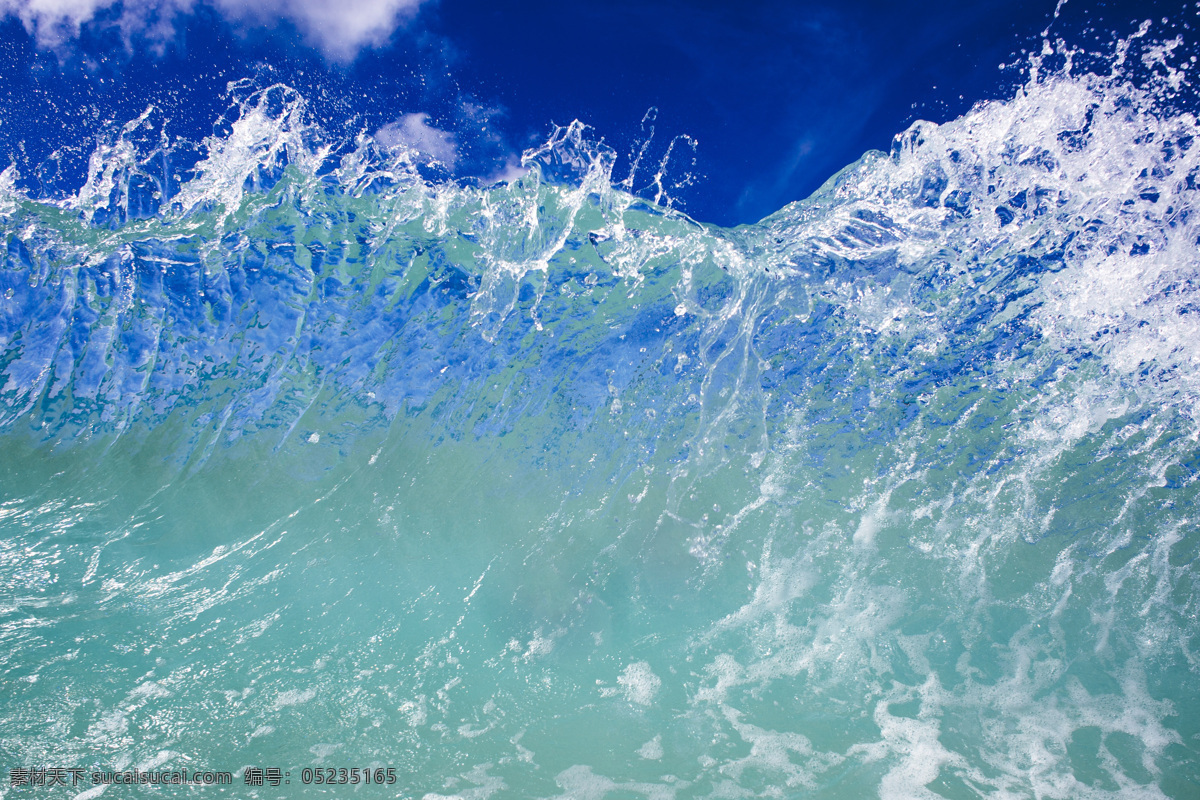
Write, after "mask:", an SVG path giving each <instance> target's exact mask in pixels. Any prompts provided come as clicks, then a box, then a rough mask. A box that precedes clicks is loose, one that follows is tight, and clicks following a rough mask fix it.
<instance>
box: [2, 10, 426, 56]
mask: <svg viewBox="0 0 1200 800" xmlns="http://www.w3.org/2000/svg"><path fill="white" fill-rule="evenodd" d="M422 2H423V0H0V16H15V17H17V18H19V19H20V20H21V22H22V24H24V26H25V29H26V30H27V31H29V32H30V33H31V34H32V35H34V36H35V37H36V38H37V41H38V44H39V45H41V46H43V47H51V48H58V47H62V46H63V45H64V44H66V43H67V42H69V41H70V40H71V39H73V38H75V37H77V36H78V35H79V32H80V29H81V27H82V26H84V25H87V24H89V23H97V22H98V21H99V20H100V19H103V20H104V24H107V25H114V26H116V27H118V28H120V30H121V33H122V34H123V35H124V36H125V38H126V41H129V40H131V39H132V38H133V37H135V36H141V37H144V38H146V39H148V40H149V41H151V42H152V43H162V42H165V41H167V40H168V39H170V38H171V37H172V36H174V35H175V24H176V23H177V22H178V20H179V19H180V17H183V16H186V15H188V14H191V13H192V12H193V11H195V10H196V9H197V8H199V7H200V6H209V7H211V8H214V9H216V10H217V11H218V12H219V13H220V14H221V15H222V16H224V17H225V18H226V19H227V20H228V21H229V22H231V23H232V24H234V25H236V26H239V27H264V26H270V25H273V24H276V23H278V22H279V21H281V20H286V21H288V22H291V23H292V24H293V25H295V26H296V28H297V30H299V31H300V32H301V33H302V34H303V35H304V36H305V38H307V39H308V41H309V42H310V43H312V44H313V45H314V46H316V47H318V48H320V49H321V50H322V51H323V52H324V53H325V54H326V55H327V56H328V57H330V58H332V59H334V60H337V61H350V60H352V59H353V58H354V57H355V56H356V55H357V54H358V53H359V51H360V50H362V49H363V48H364V47H377V46H379V45H383V44H386V43H387V41H388V39H389V38H390V37H391V35H392V33H393V32H395V30H396V28H398V27H399V26H400V25H402V24H403V23H404V22H406V21H407V20H408V19H410V18H411V17H412V16H413V14H415V13H416V11H417V9H418V7H419V6H420V5H421V3H422Z"/></svg>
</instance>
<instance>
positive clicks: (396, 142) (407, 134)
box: [375, 114, 458, 169]
mask: <svg viewBox="0 0 1200 800" xmlns="http://www.w3.org/2000/svg"><path fill="white" fill-rule="evenodd" d="M375 141H376V142H378V143H379V144H380V145H381V146H382V147H386V148H388V149H393V148H397V147H406V148H408V149H409V150H415V151H416V152H418V153H420V154H421V155H423V156H425V157H426V158H432V159H434V160H436V161H440V162H441V163H442V164H444V165H446V167H448V168H449V169H454V167H455V165H456V164H458V141H457V140H456V139H455V138H454V134H453V133H447V132H446V131H443V130H441V129H439V128H435V127H433V126H432V125H430V124H429V115H428V114H405V115H404V116H403V117H401V118H400V119H398V120H396V121H395V122H389V123H388V124H387V125H384V126H383V127H382V128H380V129H379V130H378V131H376V132H375Z"/></svg>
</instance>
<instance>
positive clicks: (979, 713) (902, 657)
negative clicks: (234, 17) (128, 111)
mask: <svg viewBox="0 0 1200 800" xmlns="http://www.w3.org/2000/svg"><path fill="white" fill-rule="evenodd" d="M1176 46H1177V45H1174V44H1172V43H1171V42H1167V43H1162V42H1152V41H1150V40H1149V39H1148V38H1147V37H1146V30H1145V28H1143V30H1142V31H1140V32H1139V34H1138V35H1135V36H1133V37H1131V38H1130V39H1129V40H1126V41H1123V42H1121V43H1120V46H1119V47H1118V48H1117V53H1116V56H1115V57H1114V58H1113V59H1111V60H1110V66H1111V71H1110V72H1109V73H1107V74H1101V73H1099V72H1097V71H1090V72H1085V71H1083V70H1079V69H1074V68H1073V67H1072V59H1073V58H1074V57H1075V54H1073V53H1071V52H1069V51H1066V50H1064V49H1061V48H1060V49H1058V50H1057V51H1056V50H1055V48H1052V47H1051V46H1050V45H1049V44H1048V45H1047V46H1046V50H1045V51H1044V52H1043V54H1039V55H1038V56H1036V57H1035V58H1034V59H1033V60H1032V61H1031V63H1030V73H1031V75H1030V79H1029V81H1028V82H1027V84H1026V85H1025V86H1024V87H1023V88H1022V89H1021V91H1020V92H1018V93H1017V95H1016V96H1015V97H1013V98H1011V99H1009V100H1006V101H1002V102H1001V101H996V102H990V103H984V104H981V105H979V106H977V107H976V108H975V109H973V110H972V111H971V112H970V113H968V114H966V115H965V116H963V117H962V118H959V119H956V120H953V121H951V122H948V123H946V124H944V125H940V126H939V125H934V124H931V123H924V122H922V123H917V124H916V125H914V126H913V127H912V128H910V129H909V130H908V131H906V132H905V133H904V134H902V135H901V136H898V137H897V139H896V142H895V144H894V146H893V148H892V151H891V153H890V154H883V153H869V154H867V155H866V156H864V157H863V158H862V159H861V160H860V161H859V162H857V163H855V164H853V165H851V166H849V167H847V168H846V169H845V170H843V171H842V172H841V173H839V174H838V175H836V176H834V177H833V178H832V179H831V180H830V181H829V182H828V183H827V184H826V185H825V186H824V187H823V188H822V189H821V190H820V191H818V192H817V193H816V194H814V195H813V196H812V197H811V198H809V199H807V200H805V201H803V202H799V203H795V204H793V205H790V206H788V207H787V208H784V209H782V210H781V211H779V212H778V213H776V214H774V215H772V216H771V217H768V218H767V219H765V220H763V221H762V222H760V223H758V224H756V225H751V226H743V227H739V228H736V229H729V230H727V229H720V228H716V227H713V226H709V225H703V224H699V223H697V222H695V221H693V220H691V219H689V218H687V217H686V216H684V215H682V214H680V213H678V212H676V211H673V210H671V209H669V208H665V207H664V206H663V205H660V204H655V203H652V202H649V201H646V200H642V199H639V198H638V197H636V196H634V195H632V194H630V193H628V190H630V189H632V188H634V186H633V176H632V175H631V176H630V178H629V179H628V180H626V181H624V182H621V183H619V184H615V183H614V181H613V177H612V170H613V167H614V163H615V158H614V154H613V153H612V152H610V151H608V150H607V149H605V148H604V147H602V146H600V145H596V144H594V143H591V142H589V141H588V140H587V138H586V136H585V135H584V134H585V131H584V128H583V127H582V126H581V125H579V124H574V125H571V126H567V127H566V128H560V129H557V130H556V131H555V132H554V134H553V135H552V136H551V138H550V139H549V141H548V142H547V143H546V144H545V145H543V146H542V147H541V148H538V149H535V150H533V151H530V152H529V153H527V154H526V156H525V159H524V166H525V167H527V168H528V170H529V171H528V173H527V174H526V175H525V176H524V177H521V178H520V179H519V180H516V181H514V182H511V183H508V184H505V185H499V186H494V187H491V188H473V187H464V186H459V185H455V184H452V183H445V182H437V181H436V180H432V179H430V178H429V177H428V176H427V174H426V173H423V172H422V169H421V168H420V164H419V158H418V154H416V153H412V152H407V151H405V150H404V149H403V148H400V149H398V150H397V149H388V148H384V147H381V146H378V145H377V144H376V143H375V142H374V141H373V140H372V139H371V138H370V137H365V136H364V137H360V138H359V139H358V140H357V141H355V142H352V143H349V144H345V143H336V142H330V141H327V140H326V139H325V138H324V137H323V136H322V134H321V132H320V131H319V130H317V129H316V128H315V127H313V126H311V125H309V124H307V123H306V122H305V103H304V100H303V98H301V97H299V96H298V95H297V94H296V93H295V92H293V91H292V90H290V89H288V88H287V87H284V86H272V87H268V88H265V89H260V90H255V91H251V90H250V89H249V88H247V89H246V90H245V91H244V92H243V93H242V94H241V95H239V100H238V102H237V103H236V104H235V107H234V109H233V110H232V111H231V113H230V116H229V118H228V119H227V120H224V121H223V122H222V123H221V125H219V126H218V133H217V134H214V136H213V137H212V138H210V139H208V140H206V141H205V142H203V143H202V145H199V146H193V145H187V144H171V143H169V142H168V141H167V140H166V138H165V137H164V136H163V135H162V133H161V131H162V120H161V119H158V118H157V117H156V112H154V111H153V110H151V111H148V112H147V114H145V115H143V116H142V117H140V118H138V119H137V120H134V121H132V122H130V123H129V124H127V125H126V126H124V128H123V129H121V130H120V131H116V132H114V135H113V137H112V138H111V139H110V140H109V141H107V142H106V143H104V144H103V145H102V146H100V147H99V148H98V149H97V150H96V152H95V154H94V156H93V158H92V160H91V164H90V168H89V176H88V179H87V183H86V185H85V186H84V187H83V188H82V189H80V190H79V191H78V192H76V193H75V194H73V195H72V196H71V197H69V198H67V199H65V200H59V201H50V200H44V199H42V200H39V199H37V198H32V197H29V196H26V195H24V194H22V193H21V192H20V191H18V189H17V188H16V175H15V171H14V170H13V169H9V170H6V171H5V172H3V173H0V224H2V225H3V230H4V233H3V236H4V251H3V256H2V258H3V263H2V266H0V295H2V297H3V300H2V304H0V370H2V378H0V380H2V384H0V425H2V426H3V428H2V433H0V448H2V451H3V458H2V459H0V475H2V476H3V482H2V484H0V487H2V489H0V492H2V493H0V524H2V525H3V537H2V538H0V575H3V582H2V585H3V586H4V587H5V589H6V590H5V591H4V593H3V594H2V595H0V632H2V633H0V636H2V640H3V643H4V645H5V646H4V647H3V648H0V672H2V674H3V681H4V685H5V687H6V691H5V692H4V695H3V698H2V699H0V719H3V720H4V722H3V725H2V726H0V753H2V754H3V757H4V758H3V760H4V761H5V762H6V763H8V764H9V765H11V766H20V765H43V764H54V765H62V766H68V767H82V768H86V769H88V770H89V772H90V771H91V770H113V769H117V770H120V769H125V768H129V767H138V768H142V769H148V768H163V769H165V768H181V767H188V768H202V769H212V770H229V771H234V772H235V773H236V774H237V775H238V776H239V777H238V779H237V787H236V790H235V792H234V793H235V794H236V796H243V797H275V796H305V797H307V796H329V797H340V796H344V795H345V794H346V792H347V791H348V790H347V788H346V787H345V786H340V787H339V786H328V785H321V786H318V785H303V786H301V785H300V776H301V770H303V769H304V768H315V767H328V766H333V767H338V768H340V767H372V768H375V767H394V768H396V770H397V772H398V774H399V783H398V784H397V786H396V787H395V791H400V792H401V794H402V796H405V797H409V796H412V797H427V798H437V797H462V798H486V797H491V796H496V797H549V796H561V797H571V798H600V797H606V796H611V797H647V798H670V797H678V798H683V797H714V798H716V797H760V796H761V797H782V796H807V795H808V794H812V795H814V796H821V797H844V798H859V797H868V796H879V797H882V798H921V797H943V798H968V797H980V796H986V797H995V798H1024V797H1039V798H1109V797H1122V798H1125V797H1147V798H1152V797H1186V796H1191V795H1192V794H1194V793H1196V792H1200V768H1198V767H1197V765H1198V764H1200V749H1198V746H1197V742H1198V741H1200V722H1198V720H1200V705H1198V703H1197V700H1196V697H1197V696H1200V692H1198V691H1197V690H1198V689H1200V680H1198V679H1197V675H1198V672H1197V670H1198V669H1200V663H1198V662H1197V655H1196V654H1195V653H1194V652H1193V651H1194V650H1195V649H1196V647H1197V644H1196V636H1197V634H1198V633H1200V629H1198V627H1197V621H1196V620H1197V614H1198V611H1200V609H1198V608H1197V600H1196V592H1195V580H1196V576H1195V563H1196V557H1197V553H1198V549H1200V526H1198V523H1200V518H1198V516H1197V508H1200V504H1198V503H1197V500H1198V499H1200V498H1198V496H1197V494H1198V482H1197V475H1198V473H1200V419H1198V418H1197V413H1196V409H1197V408H1198V407H1200V260H1198V258H1197V243H1198V241H1200V227H1198V225H1200V221H1198V218H1196V217H1193V215H1194V214H1196V213H1197V212H1198V211H1200V204H1198V201H1197V198H1198V197H1200V178H1198V176H1200V147H1196V146H1195V145H1196V136H1197V133H1198V131H1197V122H1196V119H1195V118H1194V117H1193V116H1192V115H1191V114H1190V113H1186V112H1181V111H1177V110H1176V111H1164V110H1163V109H1164V108H1168V107H1169V106H1170V103H1169V102H1167V101H1169V100H1170V99H1171V98H1172V97H1174V96H1175V95H1174V94H1173V93H1178V92H1179V91H1180V90H1181V89H1182V88H1186V87H1187V86H1188V85H1189V83H1188V70H1189V69H1190V68H1191V67H1190V62H1183V63H1178V62H1180V59H1179V58H1177V57H1176V56H1175V49H1176ZM1055 58H1057V59H1059V60H1060V61H1062V62H1064V64H1065V66H1062V67H1061V68H1055V69H1050V68H1049V67H1048V66H1047V65H1048V64H1049V63H1050V61H1052V60H1054V59H1055ZM1130 65H1133V66H1137V67H1138V68H1139V69H1142V70H1143V71H1144V72H1145V74H1146V75H1148V76H1149V77H1148V78H1147V79H1146V80H1141V81H1133V80H1131V79H1130V78H1129V77H1128V74H1129V69H1131V67H1130ZM651 121H652V120H651ZM683 144H688V142H684V143H683ZM681 146H682V145H681ZM665 166H666V165H665V162H664V165H662V167H663V168H660V169H659V171H658V174H657V175H656V176H655V178H654V179H653V181H652V186H651V189H652V190H654V187H657V192H658V194H659V197H658V199H659V200H660V201H664V202H665V195H664V194H663V192H665V191H666V190H665V188H664V187H665V186H666V184H665V183H664V178H663V172H664V169H665ZM250 766H259V767H264V766H278V767H281V768H283V769H285V770H287V771H288V773H289V775H290V780H291V786H290V788H288V792H287V793H285V792H284V788H286V787H281V788H272V787H270V786H266V787H251V786H245V785H242V783H243V782H242V780H241V777H240V776H242V775H244V774H245V773H244V770H245V768H246V767H250ZM125 788H127V789H129V791H128V792H127V793H124V794H122V796H123V797H139V796H161V795H163V794H165V793H166V792H167V790H166V789H163V788H159V787H149V786H144V787H125ZM3 791H16V790H9V789H8V788H7V787H5V789H4V790H0V792H3ZM202 791H204V792H212V793H214V794H219V793H222V791H223V790H222V789H220V788H219V787H212V788H209V789H204V790H202ZM371 791H374V789H371ZM395 791H393V794H394V793H395ZM4 796H8V795H7V794H5V795H4ZM13 796H16V795H13ZM87 796H89V797H91V796H94V795H93V794H88V795H87Z"/></svg>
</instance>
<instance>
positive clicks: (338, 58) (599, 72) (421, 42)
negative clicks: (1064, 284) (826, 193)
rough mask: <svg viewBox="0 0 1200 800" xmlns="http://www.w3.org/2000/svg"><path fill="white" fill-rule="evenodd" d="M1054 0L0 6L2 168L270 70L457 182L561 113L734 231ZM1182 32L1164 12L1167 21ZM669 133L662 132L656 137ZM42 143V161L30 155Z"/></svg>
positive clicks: (163, 0)
mask: <svg viewBox="0 0 1200 800" xmlns="http://www.w3.org/2000/svg"><path fill="white" fill-rule="evenodd" d="M1193 6H1194V3H1187V4H1182V3H1178V2H1176V3H1162V2H1153V1H1152V0H1139V2H1124V3H1104V2H1081V0H1071V2H1068V3H1066V4H1065V5H1063V6H1062V8H1061V15H1060V18H1059V19H1057V20H1055V21H1054V23H1053V28H1052V35H1060V36H1064V37H1066V38H1067V39H1068V40H1069V41H1073V42H1075V43H1077V44H1088V45H1093V46H1096V47H1098V48H1103V47H1105V46H1106V45H1110V44H1111V42H1112V41H1113V40H1114V39H1115V38H1116V35H1127V34H1128V33H1130V32H1132V31H1133V30H1134V29H1135V28H1136V21H1140V20H1142V19H1148V18H1154V19H1156V20H1157V19H1158V18H1168V19H1172V20H1174V19H1175V18H1178V19H1183V18H1184V17H1186V18H1188V19H1193V20H1194V19H1195V11H1194V9H1193ZM1054 10H1055V3H1054V1H1053V0H1036V2H1035V1H1034V0H977V1H976V2H970V3H962V2H950V1H949V0H933V1H932V2H926V3H920V4H907V3H895V2H834V1H833V0H817V1H816V2H774V1H768V2H743V3H737V4H734V3H722V2H682V0H679V1H674V0H641V1H640V2H636V1H635V0H609V2H598V1H597V0H581V2H574V3H563V2H549V1H548V0H527V2H521V3H505V2H497V1H496V0H493V1H492V2H480V0H423V1H422V0H258V2H254V3H250V2H248V0H125V2H123V3H122V2H114V0H0V13H2V14H3V15H4V16H3V20H2V21H0V161H10V162H15V163H16V164H17V165H18V168H19V170H20V172H21V174H22V176H23V183H24V185H25V186H27V187H28V188H30V189H31V190H32V191H35V192H45V193H47V194H54V193H56V192H58V193H62V192H66V191H69V190H70V189H71V188H72V187H73V186H75V185H78V183H79V182H80V180H81V175H82V170H83V167H84V165H85V164H86V158H87V155H88V154H89V153H90V151H91V149H92V147H93V146H94V145H93V143H94V140H95V137H96V135H97V133H98V132H100V131H101V130H103V128H104V127H105V125H108V124H111V123H112V122H114V121H116V122H123V121H126V120H128V119H131V118H133V117H136V116H137V115H138V114H140V113H141V112H142V111H143V110H144V109H145V108H146V106H147V105H148V104H149V103H154V104H156V105H158V106H159V107H160V108H161V109H162V113H163V116H164V117H165V119H166V120H167V123H166V127H167V130H168V132H169V133H170V134H171V135H172V136H179V137H186V138H190V139H194V140H198V139H200V138H202V137H203V136H205V135H208V134H210V133H211V132H212V130H213V123H214V120H216V119H217V118H218V117H219V116H220V115H221V113H222V112H223V111H225V109H226V108H227V106H228V104H229V97H228V95H227V94H226V86H227V84H228V83H229V82H230V81H233V80H238V79H242V78H250V79H251V80H253V81H257V82H260V83H270V82H275V81H283V82H285V83H288V84H290V85H292V86H294V87H296V88H297V89H298V90H299V91H301V92H302V93H303V94H304V95H305V96H306V97H308V99H309V101H310V103H311V108H312V111H313V114H314V116H315V117H316V118H317V120H318V121H319V122H320V123H321V124H322V125H323V126H324V127H325V128H326V129H327V130H328V131H329V132H330V134H331V135H332V136H336V137H351V136H353V135H354V134H355V133H357V132H358V131H359V130H367V131H370V132H376V131H380V130H382V131H383V134H382V136H384V137H385V138H386V137H392V138H393V139H395V140H400V141H405V142H407V143H409V144H414V143H415V144H417V145H418V146H420V147H422V148H424V149H426V150H428V151H429V152H430V153H431V154H432V155H435V156H437V157H439V158H440V159H441V160H442V161H443V163H445V164H446V165H447V166H448V167H449V172H450V173H452V174H453V175H454V176H455V177H456V178H458V179H464V180H465V179H470V178H473V177H474V178H488V177H489V176H492V177H494V176H496V175H498V174H502V173H503V170H504V169H505V165H506V164H511V163H512V160H513V159H514V158H515V157H516V156H518V155H519V153H520V152H521V151H522V150H523V149H525V148H527V147H530V146H532V145H535V144H537V143H539V142H540V141H542V140H544V139H545V137H546V136H547V134H548V132H549V130H550V126H551V124H552V123H557V124H566V123H568V122H570V121H571V120H572V119H580V120H582V121H583V122H585V123H587V124H588V125H590V126H592V133H593V135H594V137H595V138H597V139H599V138H603V139H604V140H605V141H606V142H607V143H609V144H610V145H611V146H612V147H613V148H614V149H615V150H616V152H617V153H618V154H619V155H620V156H622V158H621V160H620V161H619V162H618V165H617V168H616V170H615V173H614V174H615V177H616V178H617V179H618V180H621V179H623V178H625V177H626V175H627V174H628V172H629V166H630V163H631V162H630V156H631V155H632V154H634V153H636V152H637V151H638V149H639V146H640V143H641V142H643V141H645V139H646V138H647V137H648V136H649V134H650V133H651V131H653V139H652V140H651V141H650V143H649V146H648V147H647V148H646V151H645V157H644V158H643V161H642V164H643V167H645V166H646V165H649V166H650V167H651V169H648V170H647V169H642V171H641V172H640V173H639V174H638V175H637V176H635V179H634V180H633V181H632V183H631V184H630V186H631V188H632V189H633V190H635V191H642V192H646V191H647V190H648V184H649V178H650V175H652V174H653V172H654V171H655V169H656V167H657V165H658V164H660V163H661V162H662V159H663V158H664V156H665V155H666V153H667V152H668V148H671V159H670V162H669V165H668V169H667V170H666V175H667V179H668V182H669V183H673V184H679V186H678V187H677V188H674V189H672V190H671V193H672V194H673V195H674V197H675V200H676V201H677V203H678V204H679V205H680V206H681V207H682V208H683V209H684V210H685V211H687V212H688V213H689V214H691V215H692V216H694V217H696V218H697V219H700V220H704V221H709V222H716V223H721V224H727V225H728V224H737V223H745V222H753V221H755V220H757V219H759V218H761V217H763V216H765V215H767V214H769V213H771V212H772V211H775V210H776V209H778V208H780V207H781V206H783V205H785V204H786V203H788V202H790V201H792V200H797V199H801V198H803V197H805V196H807V195H808V194H809V193H811V192H812V191H813V190H814V189H815V188H817V187H818V186H819V185H820V184H821V183H822V182H824V180H825V179H826V178H828V177H829V176H830V175H831V174H833V173H834V172H836V171H837V170H838V169H840V168H841V167H843V166H845V165H846V164H848V163H850V162H852V161H853V160H855V159H856V158H857V157H858V156H860V155H861V154H862V153H863V152H864V151H866V150H868V149H872V148H876V149H886V148H887V147H888V146H889V144H890V141H891V138H892V136H893V135H894V134H895V133H897V132H899V131H901V130H903V129H904V128H905V127H907V126H908V125H909V124H910V123H911V122H912V121H913V120H915V119H918V118H922V119H931V120H934V121H943V120H945V119H949V118H953V117H955V116H958V115H959V114H961V113H963V112H964V111H966V110H967V109H969V108H970V106H971V105H972V104H973V103H975V102H977V101H980V100H984V99H989V98H994V97H1004V96H1006V95H1009V94H1011V93H1012V91H1014V87H1016V86H1017V85H1019V83H1020V82H1021V80H1022V76H1021V74H1020V70H1019V68H1017V67H1009V68H1007V69H1001V64H1010V65H1011V64H1015V63H1017V62H1018V61H1020V59H1021V52H1022V50H1023V49H1028V48H1031V47H1036V46H1038V45H1039V44H1040V41H1041V32H1042V30H1044V29H1045V28H1046V27H1047V25H1048V24H1050V21H1051V18H1052V16H1053V12H1054ZM1176 29H1178V26H1176ZM672 145H673V147H672ZM55 150H58V151H59V152H60V157H59V158H57V159H55V160H54V161H53V162H51V163H50V164H49V165H47V163H46V159H47V157H48V156H49V155H50V153H51V152H52V151H55Z"/></svg>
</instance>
